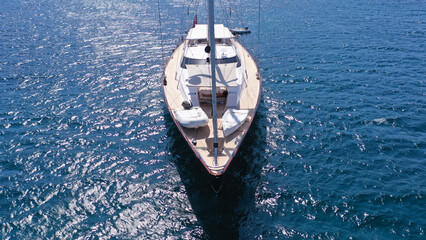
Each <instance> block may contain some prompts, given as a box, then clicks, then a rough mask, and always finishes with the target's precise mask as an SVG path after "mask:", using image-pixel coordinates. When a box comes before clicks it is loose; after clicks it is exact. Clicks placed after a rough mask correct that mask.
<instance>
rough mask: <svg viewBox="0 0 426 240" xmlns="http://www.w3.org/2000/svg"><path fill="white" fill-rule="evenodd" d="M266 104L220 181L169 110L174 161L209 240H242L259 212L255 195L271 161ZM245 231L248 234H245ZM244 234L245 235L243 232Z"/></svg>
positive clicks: (167, 121) (169, 128)
mask: <svg viewBox="0 0 426 240" xmlns="http://www.w3.org/2000/svg"><path fill="white" fill-rule="evenodd" d="M262 108H263V104H262V102H261V103H260V106H259V109H258V111H257V114H256V116H255V119H254V120H253V122H252V125H251V127H250V130H249V132H248V133H247V135H246V137H245V139H244V141H243V143H242V145H241V146H240V149H239V151H238V153H237V154H236V156H235V158H234V159H233V161H232V163H231V165H230V167H229V168H228V170H227V171H226V173H225V174H224V175H222V176H221V177H220V178H216V177H213V176H211V175H210V174H208V173H207V171H206V170H205V169H204V167H203V165H202V164H201V163H200V161H199V159H198V158H197V157H196V156H195V155H194V153H193V152H192V151H191V149H190V147H189V146H188V145H187V144H186V142H185V139H184V138H183V137H182V135H181V134H180V132H179V130H178V129H177V127H176V126H174V123H173V120H172V118H171V117H170V115H169V113H168V112H167V110H166V111H165V115H166V125H167V128H168V132H167V135H168V137H169V138H171V139H172V140H171V141H172V143H171V144H170V145H169V151H170V153H171V159H172V160H171V161H172V162H174V163H175V165H176V168H177V170H178V173H179V175H180V178H181V180H182V183H183V184H184V186H185V189H186V193H187V195H188V199H189V201H190V203H191V206H192V209H193V211H194V214H195V215H196V216H197V219H198V221H199V223H200V225H201V227H202V228H203V231H204V233H203V235H202V236H200V237H202V238H206V239H238V238H239V237H241V235H244V236H246V235H251V234H250V233H248V232H246V231H247V230H248V229H250V228H251V226H248V225H249V224H250V223H252V221H251V220H250V213H251V212H252V211H254V210H255V192H256V188H257V186H258V185H259V182H260V177H261V170H262V167H263V166H264V165H266V163H267V161H266V159H265V157H264V155H265V154H264V152H265V146H266V131H267V130H266V124H265V122H266V116H265V115H264V113H265V111H262V110H263V109H262ZM242 229H245V230H242ZM241 231H243V232H241Z"/></svg>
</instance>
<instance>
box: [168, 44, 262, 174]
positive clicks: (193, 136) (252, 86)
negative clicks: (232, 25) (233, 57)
mask: <svg viewBox="0 0 426 240" xmlns="http://www.w3.org/2000/svg"><path fill="white" fill-rule="evenodd" d="M235 44H236V47H237V49H238V52H239V53H240V57H241V62H242V64H245V66H246V72H245V73H244V74H245V77H246V79H247V87H246V88H245V89H244V90H243V92H242V95H241V99H240V103H239V107H238V109H248V110H250V111H249V116H248V118H247V121H246V122H245V123H244V124H243V125H242V126H241V127H240V128H239V129H238V130H236V131H235V132H234V133H232V134H230V135H229V136H227V137H226V138H225V137H224V134H223V131H222V116H223V114H224V113H225V111H226V110H227V107H226V106H225V104H218V105H217V116H218V119H217V123H218V138H219V151H220V150H221V149H223V150H222V151H220V153H219V155H218V159H217V164H216V163H215V160H214V154H213V149H212V144H211V143H210V141H211V140H207V139H209V138H210V139H211V138H213V118H212V106H211V104H206V103H204V104H203V103H202V104H201V107H202V109H203V110H204V112H205V113H206V114H207V116H208V117H209V123H208V125H207V126H205V127H202V128H197V129H190V128H185V127H182V126H180V124H179V123H178V122H177V121H176V119H175V117H174V116H173V110H175V109H182V108H183V107H182V102H183V101H184V99H183V97H182V95H181V92H180V90H179V89H178V79H177V69H178V64H179V61H180V56H182V53H183V47H184V44H183V43H182V44H180V45H179V46H178V47H177V48H176V49H175V51H174V52H173V54H172V56H171V57H170V59H169V61H168V62H167V64H166V67H165V72H164V74H165V76H164V77H165V78H166V80H167V85H164V84H163V85H162V86H163V90H164V91H163V92H164V98H165V100H166V104H167V105H168V108H169V111H170V113H171V115H172V118H173V120H174V121H175V123H176V125H177V127H178V128H179V130H180V131H181V133H182V135H183V136H184V138H185V140H186V141H187V142H188V144H189V146H190V147H191V148H192V149H193V151H194V153H195V154H196V155H197V157H198V158H199V159H200V160H201V162H202V163H203V165H204V166H205V168H206V169H207V171H208V172H209V173H210V174H212V175H221V174H222V173H224V172H225V170H226V168H227V167H228V166H229V164H230V162H231V160H232V158H233V157H234V156H235V154H236V152H237V150H238V147H239V146H240V144H241V143H242V141H243V139H244V137H245V135H246V133H247V131H248V129H249V127H250V125H251V122H252V120H253V117H254V115H255V113H256V109H257V106H258V103H259V99H260V89H261V78H260V74H259V73H258V72H259V71H258V68H257V65H256V63H255V61H254V59H253V58H252V56H251V55H250V54H249V52H248V51H247V50H246V49H245V48H244V47H243V46H242V45H241V44H240V43H238V42H236V43H235ZM194 143H195V144H194ZM222 144H223V147H222Z"/></svg>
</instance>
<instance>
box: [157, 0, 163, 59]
mask: <svg viewBox="0 0 426 240" xmlns="http://www.w3.org/2000/svg"><path fill="white" fill-rule="evenodd" d="M158 22H159V25H160V36H161V62H162V66H164V42H163V27H162V26H161V9H160V0H158Z"/></svg>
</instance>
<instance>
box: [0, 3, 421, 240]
mask: <svg viewBox="0 0 426 240" xmlns="http://www.w3.org/2000/svg"><path fill="white" fill-rule="evenodd" d="M195 2H197V1H183V0H161V1H160V3H161V4H160V12H161V20H162V21H161V23H162V24H161V26H162V27H161V29H160V27H159V21H158V5H157V1H147V0H68V1H64V0H2V1H1V2H0V100H1V104H0V238H1V239H425V234H426V233H425V230H426V217H425V216H426V199H425V198H426V165H425V160H426V157H425V156H426V154H425V152H426V145H425V140H426V133H425V131H426V120H425V119H426V107H425V104H426V97H425V93H426V87H425V76H426V71H425V70H426V62H425V60H426V49H425V42H426V41H425V39H426V38H425V32H426V25H425V20H426V3H425V2H424V1H420V0H411V1H408V0H398V1H397V0H387V1H382V0H373V1H367V0H359V1H338V0H329V1H325V0H300V1H293V0H262V1H261V15H260V19H261V21H260V23H261V24H260V34H259V32H258V30H259V28H258V1H255V0H248V1H242V0H240V1H233V5H232V7H231V9H232V11H233V14H231V20H233V21H232V22H231V21H229V19H228V17H226V14H225V13H226V10H225V9H226V7H227V6H228V5H227V4H228V3H227V1H217V16H218V19H219V22H220V21H223V22H225V23H228V24H229V25H230V24H234V25H237V24H238V23H240V22H242V23H243V24H245V25H247V26H249V27H250V28H251V29H252V31H253V33H252V34H251V35H248V36H244V37H241V38H240V40H241V41H242V42H243V43H244V44H245V46H246V47H247V48H248V49H249V50H250V51H252V52H253V54H254V55H255V56H256V57H258V62H259V66H260V68H261V69H262V75H263V91H262V94H263V96H262V101H261V103H260V107H259V110H258V113H257V116H256V118H255V120H254V123H253V126H252V128H251V130H250V132H249V133H248V135H247V137H246V139H245V141H244V143H243V145H242V146H241V148H240V150H239V153H238V154H237V156H236V158H235V159H234V161H233V163H232V165H231V166H230V168H229V170H228V172H227V175H225V177H224V184H223V187H222V189H221V191H220V192H219V193H218V194H216V193H214V191H213V190H212V189H211V187H210V182H209V181H210V180H209V178H207V177H206V174H205V172H204V170H203V168H202V166H201V165H200V163H199V162H198V160H197V158H196V157H195V156H194V155H193V154H192V153H191V151H190V148H189V147H188V146H186V143H185V142H184V140H183V138H182V137H181V136H180V133H179V131H178V130H177V128H176V127H175V126H174V123H173V121H172V120H171V118H170V116H169V113H168V112H167V109H166V108H165V106H164V101H163V98H162V93H161V90H160V78H161V74H162V69H163V59H162V57H161V55H162V44H161V38H160V32H162V33H163V39H164V53H165V54H164V55H165V56H168V55H170V53H171V51H172V50H173V49H174V47H175V46H176V44H177V43H178V41H179V40H178V39H179V37H180V36H181V34H182V33H184V31H185V30H186V29H187V28H188V27H189V26H190V25H191V21H192V18H193V16H194V13H195V9H196V7H195V6H194V5H195ZM228 7H229V6H228ZM204 8H205V4H204V3H200V5H199V8H198V19H199V22H205V20H206V17H205V16H204V15H203V14H202V11H203V9H204ZM258 37H260V38H259V41H258ZM257 53H259V55H258V54H257Z"/></svg>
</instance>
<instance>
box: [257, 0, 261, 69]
mask: <svg viewBox="0 0 426 240" xmlns="http://www.w3.org/2000/svg"><path fill="white" fill-rule="evenodd" d="M260 8H261V4H260V0H259V6H258V16H257V65H258V66H259V64H260V62H259V57H260ZM259 71H260V70H259Z"/></svg>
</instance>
